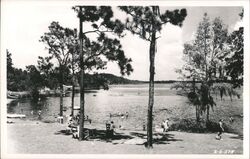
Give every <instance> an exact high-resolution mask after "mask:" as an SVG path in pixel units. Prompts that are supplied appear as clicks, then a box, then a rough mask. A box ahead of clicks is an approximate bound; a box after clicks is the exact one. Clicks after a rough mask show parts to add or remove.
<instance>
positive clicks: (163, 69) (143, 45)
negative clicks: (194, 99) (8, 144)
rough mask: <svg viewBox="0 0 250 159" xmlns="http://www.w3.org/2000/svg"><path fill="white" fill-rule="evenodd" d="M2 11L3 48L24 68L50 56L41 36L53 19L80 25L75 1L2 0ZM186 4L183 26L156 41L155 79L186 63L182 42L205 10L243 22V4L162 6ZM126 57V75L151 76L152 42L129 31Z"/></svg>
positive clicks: (231, 22) (112, 67)
mask: <svg viewBox="0 0 250 159" xmlns="http://www.w3.org/2000/svg"><path fill="white" fill-rule="evenodd" d="M3 2H4V3H2V11H1V12H2V13H1V18H2V22H1V24H2V25H1V27H2V28H1V29H2V35H1V36H2V39H3V40H2V42H1V43H2V46H1V47H2V50H6V49H8V50H9V51H10V52H11V53H12V59H13V63H14V66H15V67H18V68H22V69H24V68H25V66H27V65H30V64H34V65H36V64H37V59H38V56H47V55H48V51H47V50H45V45H44V44H43V43H41V42H39V38H40V36H41V35H43V33H44V32H46V31H48V26H49V25H50V23H51V22H52V21H58V22H59V23H60V24H61V25H62V26H64V27H70V28H78V25H79V24H78V19H77V17H76V13H75V12H74V11H73V10H72V9H71V7H72V4H69V3H56V4H57V5H54V4H51V3H49V1H46V3H38V2H31V1H27V2H26V3H24V2H19V1H8V2H7V1H3ZM175 8H186V9H187V17H186V19H185V21H184V23H183V27H182V28H179V27H176V26H173V25H171V24H167V25H165V26H164V27H163V30H162V31H161V38H159V39H158V41H157V54H156V59H155V60H156V75H155V79H156V80H171V79H177V77H178V74H176V73H175V69H176V68H180V67H181V65H182V64H183V61H182V59H181V57H182V50H183V43H185V42H187V41H190V40H191V39H192V38H193V36H194V34H195V31H196V29H197V25H198V23H199V22H200V21H201V19H202V17H203V15H204V13H205V12H207V13H208V16H209V17H210V19H211V20H212V19H213V18H215V17H218V16H220V17H221V19H222V20H223V22H224V23H225V24H226V25H227V26H228V29H229V31H232V30H234V29H237V28H238V27H239V26H241V25H242V22H241V21H240V18H239V15H238V14H239V13H240V12H241V9H242V8H241V7H185V6H184V7H171V8H167V7H161V12H163V11H164V10H166V9H169V10H172V9H175ZM114 15H115V17H118V18H121V19H124V16H125V14H124V13H122V12H120V11H119V10H117V9H116V10H115V14H114ZM121 42H122V45H123V49H124V51H125V54H126V56H127V57H130V58H132V60H133V62H132V66H133V68H134V72H133V73H132V74H131V75H130V76H129V77H127V78H129V79H137V80H148V78H149V56H148V54H149V53H148V51H149V42H147V41H143V40H142V39H140V38H138V37H137V36H133V35H131V34H129V33H127V35H126V36H125V37H124V38H123V39H121ZM102 72H107V73H113V74H115V75H118V76H120V74H119V68H118V67H117V65H116V64H115V63H109V64H108V68H107V70H105V71H102Z"/></svg>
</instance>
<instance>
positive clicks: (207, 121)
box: [206, 105, 209, 125]
mask: <svg viewBox="0 0 250 159" xmlns="http://www.w3.org/2000/svg"><path fill="white" fill-rule="evenodd" d="M206 123H207V125H208V124H209V105H207V120H206Z"/></svg>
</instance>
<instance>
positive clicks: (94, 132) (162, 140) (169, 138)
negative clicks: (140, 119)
mask: <svg viewBox="0 0 250 159" xmlns="http://www.w3.org/2000/svg"><path fill="white" fill-rule="evenodd" d="M85 132H89V134H88V135H89V136H88V137H87V138H86V140H89V141H91V140H96V141H103V142H110V143H112V144H125V143H124V142H125V141H126V140H130V139H133V138H140V139H146V138H147V135H146V134H145V133H139V132H130V133H129V134H124V133H117V132H116V133H114V135H112V137H109V136H107V133H106V130H98V129H87V128H85ZM54 134H55V135H67V136H69V135H72V133H68V132H67V131H66V130H60V131H58V132H56V133H54ZM176 141H183V140H182V139H176V138H175V137H174V135H173V134H169V133H154V135H153V143H154V144H170V142H176ZM135 145H137V144H136V143H135ZM139 145H141V144H139ZM144 145H145V146H146V143H144Z"/></svg>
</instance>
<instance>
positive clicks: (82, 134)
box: [79, 7, 85, 140]
mask: <svg viewBox="0 0 250 159" xmlns="http://www.w3.org/2000/svg"><path fill="white" fill-rule="evenodd" d="M81 13H82V8H81V7H80V11H79V14H81ZM79 21H80V27H79V31H80V33H79V38H80V69H81V71H80V125H79V140H83V139H84V102H85V101H84V81H83V80H84V63H83V60H84V59H83V50H82V47H83V33H82V19H81V15H79Z"/></svg>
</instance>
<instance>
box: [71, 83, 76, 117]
mask: <svg viewBox="0 0 250 159" xmlns="http://www.w3.org/2000/svg"><path fill="white" fill-rule="evenodd" d="M74 99H75V85H74V82H73V84H72V96H71V116H74V103H75V101H74Z"/></svg>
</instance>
